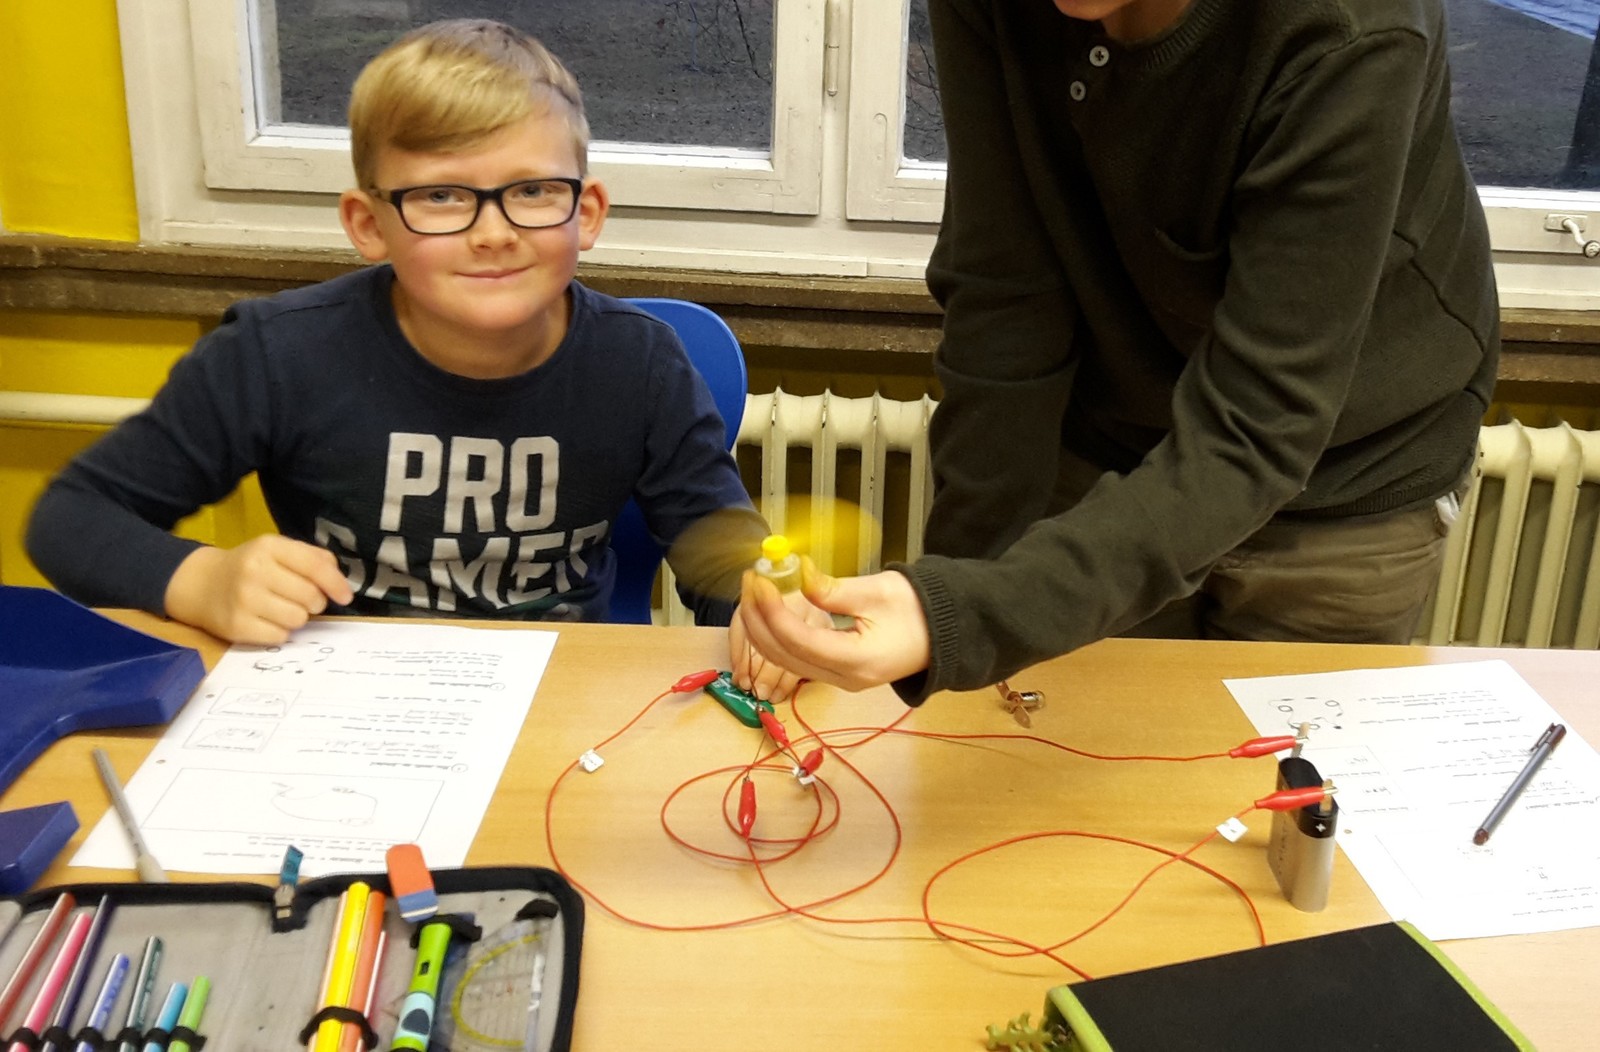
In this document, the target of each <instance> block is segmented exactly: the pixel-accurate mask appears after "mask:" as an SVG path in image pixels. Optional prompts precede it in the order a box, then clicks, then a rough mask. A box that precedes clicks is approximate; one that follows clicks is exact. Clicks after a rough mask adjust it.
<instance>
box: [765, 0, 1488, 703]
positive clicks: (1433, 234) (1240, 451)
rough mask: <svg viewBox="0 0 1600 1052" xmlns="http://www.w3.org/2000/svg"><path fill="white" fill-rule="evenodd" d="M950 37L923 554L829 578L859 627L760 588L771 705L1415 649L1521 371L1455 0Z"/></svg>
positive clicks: (941, 11)
mask: <svg viewBox="0 0 1600 1052" xmlns="http://www.w3.org/2000/svg"><path fill="white" fill-rule="evenodd" d="M929 13H930V18H931V22H932V27H933V38H934V50H935V55H936V58H937V63H938V73H939V84H940V91H941V103H942V106H943V110H944V121H945V132H946V136H947V139H948V143H949V181H948V184H947V189H946V196H945V210H944V218H943V221H942V225H941V227H940V231H939V238H938V243H937V245H936V247H935V249H934V252H933V256H932V259H931V261H930V263H929V266H928V285H929V288H930V289H931V290H932V292H933V294H934V296H935V297H936V298H937V299H938V301H939V302H940V304H942V306H943V307H944V311H945V318H944V334H943V340H942V342H941V344H940V348H939V352H938V359H937V372H938V376H939V379H940V381H941V383H942V384H943V387H944V396H943V399H942V401H941V403H940V405H939V408H938V411H937V412H936V413H935V415H934V419H933V427H932V433H931V436H930V441H931V444H932V449H933V466H934V477H935V486H936V489H935V497H934V503H933V510H932V514H931V517H930V519H929V524H928V531H927V549H928V551H929V553H930V554H929V555H927V556H925V557H923V558H921V559H919V560H917V561H916V562H915V563H913V564H910V565H901V566H895V567H893V568H891V570H889V571H886V572H884V573H881V574H876V575H871V576H867V577H859V578H849V579H839V580H832V579H827V578H823V577H821V576H819V575H815V574H813V575H812V578H811V580H810V582H809V584H808V587H807V591H808V595H809V596H810V597H811V599H812V601H813V602H815V603H817V604H818V605H820V606H822V607H824V608H826V609H828V610H831V611H834V612H836V613H842V614H849V615H853V616H854V617H855V618H856V628H855V629H854V630H853V631H843V632H828V631H825V630H818V629H814V628H808V627H807V626H806V625H804V624H802V623H801V621H800V620H799V619H798V618H796V617H794V616H793V615H791V614H789V613H788V612H787V611H785V610H783V609H782V608H781V606H780V604H778V603H777V601H776V594H775V592H774V591H773V590H772V589H771V588H770V586H769V585H768V584H767V583H765V582H760V581H757V580H753V579H750V578H749V576H748V575H747V581H746V587H745V594H744V610H743V611H742V612H741V618H742V620H743V622H744V625H745V627H746V628H747V629H748V630H749V633H750V638H751V641H752V643H753V645H754V646H755V647H756V648H757V653H758V660H757V661H756V662H755V665H756V668H757V670H758V671H760V672H761V675H760V676H759V677H757V678H756V679H755V684H756V686H757V687H758V688H759V687H762V686H764V685H765V684H763V683H762V680H763V679H773V681H774V682H776V680H775V679H774V678H773V676H772V673H771V671H770V666H771V665H777V666H781V667H783V668H785V669H787V670H789V671H790V672H792V673H795V674H798V675H801V676H805V677H809V678H812V679H818V680H824V681H830V682H834V683H838V684H840V685H843V686H847V687H852V688H856V687H863V686H867V685H869V684H874V683H882V682H894V684H895V687H896V689H897V690H898V691H899V692H900V694H901V696H902V697H904V698H905V699H906V700H907V701H908V702H911V703H913V704H915V703H918V702H920V701H921V700H923V699H924V698H926V697H927V696H928V695H929V694H931V693H933V692H934V691H937V690H941V689H950V688H953V689H968V688H975V687H979V686H983V685H985V684H987V683H992V682H994V681H996V680H998V679H1000V678H1002V677H1004V676H1007V675H1009V674H1011V673H1013V672H1016V671H1017V670H1018V669H1020V668H1023V667H1025V666H1027V665H1029V664H1032V663H1034V662H1036V661H1039V660H1041V659H1043V658H1045V657H1048V656H1051V655H1055V654H1060V653H1065V652H1068V651H1071V650H1073V649H1074V648H1076V647H1079V646H1082V645H1084V644H1086V643H1089V642H1092V641H1093V640H1096V639H1099V638H1101V637H1104V636H1107V635H1112V634H1117V633H1128V632H1133V633H1138V634H1157V635H1172V636H1213V637H1223V638H1245V639H1289V640H1296V639H1308V640H1336V641H1352V642H1355V641H1362V642H1405V641H1408V640H1409V639H1410V638H1411V634H1412V632H1413V631H1414V628H1415V626H1416V623H1417V621H1418V618H1419V616H1420V613H1421V610H1422V607H1423V605H1424V602H1425V600H1426V596H1427V594H1428V591H1429V588H1430V587H1431V585H1432V583H1433V581H1434V580H1435V578H1436V576H1437V573H1438V566H1439V562H1440V560H1441V558H1442V555H1443V539H1444V536H1445V533H1446V532H1447V530H1448V526H1449V523H1450V521H1451V520H1452V519H1453V515H1454V509H1455V497H1456V496H1457V494H1458V492H1459V490H1460V488H1461V487H1462V486H1463V484H1464V481H1465V480H1466V479H1467V477H1468V472H1469V468H1470V466H1471V463H1472V458H1473V455H1474V448H1475V442H1476V438H1477V432H1478V427H1479V424H1480V421H1481V419H1482V415H1483V413H1484V411H1485V409H1486V407H1487V405H1488V401H1489V398H1490V394H1491V392H1492V389H1493V385H1494V377H1495V365H1496V359H1497V356H1498V347H1499V330H1498V306H1497V303H1496V297H1495V288H1494V277H1493V272H1492V270H1491V266H1490V256H1489V242H1488V234H1487V230H1486V227H1485V223H1484V217H1483V211H1482V206H1481V205H1480V203H1479V201H1478V198H1477V194H1476V192H1475V190H1474V188H1473V185H1472V181H1471V177H1470V176H1469V174H1468V172H1467V170H1466V166H1465V164H1464V162H1463V160H1462V157H1461V152H1460V147H1459V145H1458V143H1457V141H1456V137H1455V133H1454V130H1453V127H1452V124H1451V121H1450V113H1449V103H1450V81H1449V72H1448V69H1447V66H1446V35H1445V25H1444V12H1443V9H1442V2H1441V0H1323V2H1319V3H1306V2H1303V0H930V3H929ZM763 662H765V663H766V665H767V666H768V668H767V669H766V670H764V671H763V670H762V665H763ZM749 671H750V670H749V668H748V667H746V666H741V668H740V669H739V672H740V674H741V676H743V678H744V679H745V680H746V681H749V680H750V679H751V677H750V674H749Z"/></svg>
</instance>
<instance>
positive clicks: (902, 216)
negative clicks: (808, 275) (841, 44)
mask: <svg viewBox="0 0 1600 1052" xmlns="http://www.w3.org/2000/svg"><path fill="white" fill-rule="evenodd" d="M910 12H911V4H910V2H909V0H900V2H898V3H884V2H882V0H878V2H871V0H864V2H863V0H858V2H857V3H856V5H855V9H854V11H853V12H852V14H851V25H850V35H851V39H852V41H861V42H863V45H864V46H861V47H852V48H851V54H850V102H849V106H850V151H849V165H848V168H847V172H846V179H847V187H848V188H847V191H846V198H845V215H846V216H847V217H849V218H850V219H870V220H882V221H887V222H913V223H937V222H938V221H939V214H940V211H941V210H942V208H943V206H944V170H945V166H944V165H942V164H937V163H929V162H924V161H909V160H907V159H906V157H905V125H906V91H905V86H906V58H907V40H906V32H907V25H908V19H909V16H910ZM886 49H892V50H891V51H890V52H889V53H891V54H894V55H897V56H898V60H897V61H894V62H890V61H887V60H886V58H885V50H886Z"/></svg>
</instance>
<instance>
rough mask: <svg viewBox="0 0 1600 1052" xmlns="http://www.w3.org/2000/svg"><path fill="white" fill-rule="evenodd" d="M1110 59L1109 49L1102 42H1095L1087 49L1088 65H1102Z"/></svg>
mask: <svg viewBox="0 0 1600 1052" xmlns="http://www.w3.org/2000/svg"><path fill="white" fill-rule="evenodd" d="M1110 61H1111V49H1110V48H1108V47H1106V46H1105V45H1104V44H1096V45H1095V46H1094V47H1092V48H1090V49H1089V65H1091V66H1103V65H1105V64H1106V63H1107V62H1110Z"/></svg>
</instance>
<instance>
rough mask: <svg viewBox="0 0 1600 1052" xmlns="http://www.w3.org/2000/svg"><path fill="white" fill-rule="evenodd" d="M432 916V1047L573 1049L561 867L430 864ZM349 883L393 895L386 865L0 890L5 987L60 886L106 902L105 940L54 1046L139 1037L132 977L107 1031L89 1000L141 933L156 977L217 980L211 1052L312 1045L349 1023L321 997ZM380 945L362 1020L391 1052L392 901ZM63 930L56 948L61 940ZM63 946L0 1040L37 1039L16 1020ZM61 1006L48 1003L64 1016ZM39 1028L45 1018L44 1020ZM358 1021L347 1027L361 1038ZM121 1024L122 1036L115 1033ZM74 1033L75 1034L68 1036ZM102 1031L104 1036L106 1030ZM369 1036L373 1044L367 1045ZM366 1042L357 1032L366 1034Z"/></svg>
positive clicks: (397, 936)
mask: <svg viewBox="0 0 1600 1052" xmlns="http://www.w3.org/2000/svg"><path fill="white" fill-rule="evenodd" d="M432 875H433V882H434V888H435V891H436V893H437V895H438V914H437V915H436V916H435V917H434V918H432V919H433V920H436V921H437V920H447V921H449V922H450V924H451V927H452V937H451V940H450V947H449V950H448V951H447V952H446V954H445V957H444V964H443V968H442V971H441V978H440V983H439V988H438V992H437V999H436V1006H435V1009H434V1013H433V1031H432V1040H431V1041H430V1043H429V1044H428V1046H427V1047H428V1048H429V1049H430V1050H433V1052H443V1050H449V1052H491V1050H502V1052H505V1050H509V1052H517V1050H523V1052H564V1050H566V1049H568V1048H570V1046H571V1043H572V1022H573V1015H574V1013H575V1012H576V1009H577V1002H578V965H579V959H580V955H581V950H582V944H583V900H582V898H581V897H580V896H579V895H578V893H577V892H576V891H575V890H574V889H573V888H572V886H571V885H570V884H568V883H567V882H566V880H565V879H564V878H563V877H562V876H561V875H560V874H558V873H556V872H555V871H553V870H549V869H544V868H541V867H534V866H507V867H468V868H464V869H437V870H434V871H433V873H432ZM356 881H362V882H364V883H366V884H367V885H368V886H370V887H371V889H372V890H374V891H381V892H383V893H384V894H385V895H388V894H389V882H388V878H387V877H386V876H385V875H383V874H339V875H335V876H328V877H320V878H317V879H315V880H307V881H304V882H302V883H301V884H299V886H298V887H296V888H294V889H293V890H292V892H290V891H288V890H287V889H283V888H276V889H275V888H272V887H268V886H265V885H261V884H250V883H240V882H218V883H201V884H71V885H63V886H60V887H53V888H43V889H40V890H38V891H35V892H32V893H30V894H28V895H25V896H19V897H17V898H14V899H5V900H0V981H5V982H6V983H7V984H8V985H10V982H11V980H12V979H13V977H14V973H16V972H17V970H18V965H19V963H21V962H22V961H23V959H24V957H25V956H27V954H28V951H29V950H30V947H31V946H32V945H33V943H34V942H35V937H36V936H37V935H38V933H39V932H40V930H41V929H42V928H43V927H44V926H45V924H46V920H47V917H48V916H49V915H50V913H51V910H52V907H54V906H55V905H56V903H57V902H58V901H59V900H60V897H61V895H62V893H64V892H65V893H67V894H70V895H71V896H72V897H73V900H74V901H75V904H76V905H75V911H74V912H75V914H83V913H89V912H92V911H93V910H94V909H95V907H96V906H97V904H99V903H101V901H102V898H103V897H104V901H105V902H107V903H108V905H109V909H110V912H109V914H108V916H107V919H106V922H105V925H104V936H103V938H102V940H101V941H100V944H99V947H98V949H97V950H96V951H95V954H94V960H93V961H92V962H91V963H90V964H89V966H88V971H87V976H88V982H87V983H86V984H85V985H86V986H87V990H86V992H85V993H84V995H83V997H82V1000H81V1001H80V1002H79V1006H78V1009H77V1011H76V1012H75V1013H74V1015H73V1016H72V1017H71V1018H70V1019H69V1020H67V1024H66V1026H65V1028H64V1029H65V1033H63V1032H62V1031H60V1030H58V1031H56V1032H55V1034H54V1036H55V1037H56V1038H57V1039H58V1040H57V1042H56V1047H57V1048H61V1047H63V1045H64V1046H65V1048H66V1049H67V1050H69V1052H70V1050H71V1049H73V1048H75V1047H76V1044H77V1042H78V1041H79V1040H80V1039H82V1038H84V1037H85V1036H87V1037H88V1038H89V1040H90V1043H91V1047H94V1048H96V1049H99V1050H113V1052H114V1050H115V1049H116V1048H117V1047H118V1045H117V1043H116V1041H115V1040H114V1038H116V1037H118V1036H121V1037H123V1038H131V1037H133V1036H134V1034H133V1032H132V1031H131V1030H129V1029H128V1028H127V1027H126V1023H127V1021H128V1019H127V1017H128V1009H129V1006H130V1005H131V1003H132V999H133V994H134V989H133V988H134V987H135V982H134V981H133V978H132V976H131V975H130V977H129V979H128V981H126V982H125V983H123V984H122V989H121V993H120V996H119V997H116V998H115V1001H116V1003H115V1005H114V1007H113V1008H112V1010H111V1016H110V1023H109V1024H108V1025H107V1026H106V1027H105V1028H104V1035H103V1037H102V1036H101V1032H100V1031H99V1030H98V1029H97V1031H96V1032H94V1033H89V1034H87V1035H85V1033H84V1032H83V1031H84V1026H85V1023H86V1021H87V1020H88V1017H89V1014H90V1006H91V1002H92V1001H93V1000H95V997H96V993H97V992H101V993H103V992H104V991H103V990H102V982H101V980H102V977H103V976H104V975H105V974H106V973H107V970H108V968H109V965H110V962H112V960H113V958H114V957H115V956H116V955H117V954H126V955H127V956H128V957H129V958H130V959H131V960H132V961H133V962H139V961H140V959H141V955H142V954H143V952H144V947H145V945H146V943H147V940H149V939H150V937H151V936H157V937H159V939H160V940H161V943H162V945H163V954H162V959H161V962H160V965H159V974H158V975H157V976H156V979H155V982H154V984H153V985H154V987H155V989H156V990H158V991H166V990H167V989H168V988H169V986H170V985H171V984H172V983H174V982H183V983H186V984H189V983H192V981H193V979H194V978H195V977H197V976H205V977H206V978H207V979H208V980H209V985H210V993H209V997H208V998H207V999H206V1002H205V1007H204V1012H203V1016H202V1017H201V1019H200V1020H199V1022H198V1024H197V1025H196V1026H195V1027H193V1035H195V1036H191V1034H190V1033H188V1032H185V1031H184V1030H183V1029H182V1028H179V1035H178V1036H179V1037H180V1038H190V1043H189V1047H190V1049H191V1050H200V1049H205V1050H207V1052H287V1050H292V1049H305V1048H307V1047H308V1043H307V1038H306V1037H304V1036H302V1034H303V1032H306V1031H307V1030H310V1031H313V1032H314V1031H315V1030H316V1027H317V1020H318V1018H321V1019H328V1018H333V1019H335V1020H338V1019H342V1018H348V1017H347V1016H341V1015H340V1014H339V1013H337V1012H335V1013H332V1014H330V1013H328V1012H327V1011H326V1005H325V1004H323V1003H322V1000H323V998H322V992H323V986H324V983H325V980H326V978H327V976H326V974H325V973H326V971H327V970H329V968H328V964H329V961H330V950H331V949H332V947H331V943H332V942H333V941H334V937H335V934H336V930H335V925H336V923H337V915H338V912H339V903H340V895H341V893H343V892H344V891H345V889H346V888H347V887H348V886H349V885H351V884H352V883H354V882H356ZM383 918H384V919H383V933H384V947H385V948H384V952H383V954H382V956H381V958H380V959H379V964H378V968H377V973H376V978H375V979H374V980H373V982H372V984H371V992H372V997H371V1002H370V1009H369V1011H368V1013H367V1023H368V1024H369V1025H370V1028H371V1035H372V1036H375V1037H376V1038H377V1041H376V1044H373V1045H368V1046H367V1047H369V1048H377V1049H380V1050H383V1052H387V1050H388V1049H389V1048H390V1047H391V1040H392V1038H393V1035H394V1033H395V1029H396V1024H397V1020H398V1018H399V1015H400V1013H401V1007H402V1004H403V1003H405V1001H406V994H407V990H408V988H409V987H410V985H411V981H412V973H413V965H414V962H415V961H416V959H417V956H416V955H417V950H416V949H415V946H416V940H415V934H416V932H415V929H416V927H417V926H416V925H413V924H411V923H409V922H407V921H406V920H404V919H403V918H402V917H401V916H400V914H399V912H398V910H397V909H396V908H395V904H394V901H393V899H392V898H391V899H390V900H389V903H388V908H387V909H386V910H385V912H384V914H383ZM63 941H64V940H63V937H62V936H60V935H57V936H56V938H55V940H54V942H55V945H56V946H60V945H61V944H62V943H63ZM54 955H55V949H54V947H52V948H51V950H50V951H49V952H48V953H47V954H45V956H44V957H43V959H42V962H41V963H40V964H39V965H38V966H37V967H36V968H34V969H33V972H32V975H31V978H30V979H29V981H28V982H27V983H26V985H25V986H22V987H19V988H18V992H16V993H12V992H10V991H8V996H10V997H11V998H12V1000H13V1001H14V1005H13V1006H12V1007H11V1008H10V1009H9V1010H8V1011H6V1013H5V1017H4V1019H3V1020H0V1035H3V1037H4V1042H5V1044H4V1045H3V1046H0V1047H4V1048H7V1049H9V1048H11V1042H13V1041H14V1040H18V1039H20V1040H22V1041H23V1042H24V1047H26V1048H29V1049H38V1048H39V1047H40V1046H41V1044H42V1043H43V1041H42V1039H41V1038H40V1037H38V1036H37V1035H35V1034H34V1033H31V1032H29V1031H26V1030H21V1029H20V1028H21V1024H22V1022H23V1021H24V1019H25V1017H26V1015H27V1013H28V1012H29V1009H30V1006H32V1005H33V1004H34V1003H35V1001H36V1000H38V996H37V995H38V992H39V991H40V989H41V988H43V987H44V985H45V984H44V980H45V977H46V973H47V972H48V970H49V965H50V964H51V958H52V957H53V956H54ZM55 1011H56V1010H52V1012H55ZM149 1022H150V1021H148V1020H147V1025H146V1026H145V1027H143V1028H142V1029H141V1031H140V1033H139V1035H138V1036H139V1038H140V1044H139V1045H138V1047H139V1049H140V1050H141V1052H143V1049H144V1047H145V1046H144V1042H145V1041H149V1040H152V1039H154V1040H155V1041H156V1042H157V1044H158V1047H160V1048H162V1049H165V1048H167V1047H168V1046H169V1043H170V1042H171V1041H172V1040H174V1038H173V1035H172V1032H171V1031H169V1030H165V1029H162V1028H159V1027H153V1026H151V1025H149ZM41 1029H42V1030H45V1031H46V1034H47V1035H48V1033H49V1031H48V1029H47V1028H41ZM362 1029H363V1028H362V1027H360V1026H359V1025H357V1024H352V1025H350V1026H348V1027H345V1028H344V1030H342V1031H340V1033H341V1036H342V1035H343V1034H344V1033H349V1034H350V1035H352V1036H357V1035H359V1034H360V1033H361V1031H362ZM119 1032H120V1034H119ZM63 1038H70V1043H67V1042H66V1041H64V1040H62V1039H63ZM97 1038H98V1040H97ZM363 1040H364V1039H363ZM357 1047H360V1042H357Z"/></svg>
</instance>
